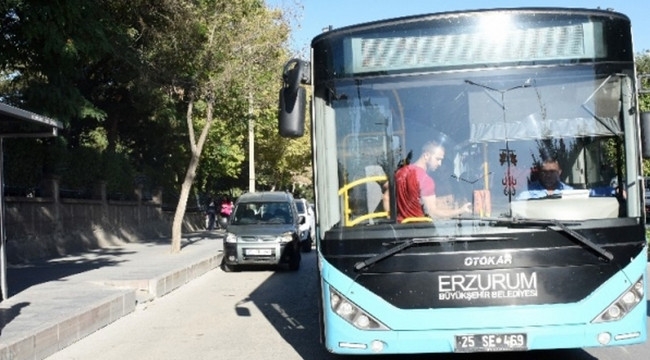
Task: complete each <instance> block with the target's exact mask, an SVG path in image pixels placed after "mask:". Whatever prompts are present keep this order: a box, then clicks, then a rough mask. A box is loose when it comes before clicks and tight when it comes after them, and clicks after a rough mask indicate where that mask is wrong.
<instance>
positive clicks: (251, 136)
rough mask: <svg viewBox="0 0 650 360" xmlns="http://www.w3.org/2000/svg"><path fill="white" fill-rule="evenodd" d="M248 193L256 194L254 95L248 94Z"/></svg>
mask: <svg viewBox="0 0 650 360" xmlns="http://www.w3.org/2000/svg"><path fill="white" fill-rule="evenodd" d="M248 192H252V193H253V192H255V119H254V118H253V93H252V92H249V93H248Z"/></svg>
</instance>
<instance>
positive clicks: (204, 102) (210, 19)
mask: <svg viewBox="0 0 650 360" xmlns="http://www.w3.org/2000/svg"><path fill="white" fill-rule="evenodd" d="M188 6H189V5H188ZM192 12H193V13H194V18H193V19H195V21H193V22H192V21H190V22H189V23H188V24H186V25H185V26H186V28H187V29H188V34H187V35H188V37H189V38H191V39H202V41H201V42H195V44H196V46H197V47H196V48H195V49H193V51H192V52H190V53H188V54H185V55H184V56H187V57H186V58H185V59H186V61H187V60H188V59H189V60H190V61H189V63H190V65H189V66H188V65H185V66H183V67H182V68H181V69H183V73H185V75H187V78H186V79H184V80H185V83H184V84H180V86H174V85H176V83H170V84H169V86H170V89H176V91H175V92H174V95H175V96H177V97H178V98H179V99H182V100H183V101H184V102H185V104H186V106H187V108H186V109H187V111H186V125H187V130H188V137H189V146H190V161H189V164H188V166H187V171H186V173H185V176H184V179H183V181H182V184H181V191H180V196H179V201H178V205H177V207H176V212H175V214H174V220H173V224H172V249H171V251H172V253H176V252H179V251H180V245H181V244H180V240H181V228H182V221H183V217H184V215H185V209H186V207H187V199H188V197H189V195H190V190H191V188H192V186H193V184H194V180H195V178H196V173H197V168H198V167H199V163H200V158H201V153H202V150H203V147H204V145H205V143H206V140H207V138H208V134H209V133H210V128H211V126H212V124H213V122H214V121H215V120H216V121H222V120H223V119H233V118H246V116H253V115H255V112H254V111H252V110H251V109H252V105H251V103H252V101H253V100H252V99H253V98H254V99H255V101H256V102H257V103H259V104H267V103H268V104H270V103H273V106H275V102H271V101H270V99H269V98H268V96H267V92H268V90H266V89H265V85H268V84H269V83H273V76H272V75H271V74H272V73H273V70H275V71H277V69H279V68H280V67H279V66H276V65H278V64H280V63H281V60H284V57H285V56H284V52H283V51H282V49H283V46H282V45H283V43H284V42H285V39H286V36H287V33H288V28H287V27H286V26H285V25H284V23H283V21H282V18H281V17H280V16H278V14H277V13H275V12H269V11H268V10H267V9H266V7H265V6H264V3H263V1H260V0H244V1H238V2H231V1H227V0H214V1H195V2H192ZM260 28H263V29H265V31H259V29H260ZM276 81H277V80H276ZM278 87H279V83H278V86H275V88H278ZM196 129H200V135H199V136H198V138H196V135H195V134H196V132H197V131H196Z"/></svg>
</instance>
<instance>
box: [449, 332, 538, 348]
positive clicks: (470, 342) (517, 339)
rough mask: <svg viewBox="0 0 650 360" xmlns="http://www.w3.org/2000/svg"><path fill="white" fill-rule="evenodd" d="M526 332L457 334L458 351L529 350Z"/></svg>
mask: <svg viewBox="0 0 650 360" xmlns="http://www.w3.org/2000/svg"><path fill="white" fill-rule="evenodd" d="M527 348H528V342H527V337H526V334H522V333H519V334H474V335H458V336H456V352H482V351H521V350H527Z"/></svg>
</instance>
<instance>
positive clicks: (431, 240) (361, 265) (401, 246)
mask: <svg viewBox="0 0 650 360" xmlns="http://www.w3.org/2000/svg"><path fill="white" fill-rule="evenodd" d="M512 239H514V238H513V237H503V236H489V237H470V236H457V237H454V236H434V237H428V238H413V239H409V240H401V241H391V242H388V243H384V244H383V245H392V244H398V245H396V246H394V247H392V248H390V249H388V250H386V251H384V252H382V253H379V254H377V255H375V256H373V257H370V258H368V259H366V260H364V261H359V262H358V263H356V264H354V270H356V271H361V270H363V269H365V268H367V267H369V266H370V265H373V264H376V263H378V262H380V261H381V260H383V259H385V258H387V257H390V256H393V255H395V254H397V253H398V252H400V251H402V250H405V249H407V248H409V247H411V246H414V245H421V244H440V243H445V242H454V241H486V240H512Z"/></svg>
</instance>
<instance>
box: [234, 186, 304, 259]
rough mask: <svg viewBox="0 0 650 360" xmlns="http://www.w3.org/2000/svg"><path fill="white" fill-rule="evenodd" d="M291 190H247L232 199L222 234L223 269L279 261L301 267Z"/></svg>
mask: <svg viewBox="0 0 650 360" xmlns="http://www.w3.org/2000/svg"><path fill="white" fill-rule="evenodd" d="M301 222H304V217H301V216H300V215H299V214H298V210H297V209H296V204H295V202H294V198H293V196H292V195H291V194H290V193H285V192H279V191H267V192H255V193H247V194H244V195H242V196H240V197H239V199H237V202H236V203H235V207H234V209H233V212H232V215H231V217H230V221H229V222H228V225H227V228H226V236H225V237H224V240H223V242H224V244H223V245H224V246H223V249H224V256H223V264H222V268H223V270H224V271H233V270H236V269H237V268H238V267H239V266H241V265H281V264H287V265H288V266H289V269H290V270H298V269H299V268H300V258H301V254H300V253H301V244H300V229H299V227H300V224H301Z"/></svg>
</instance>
